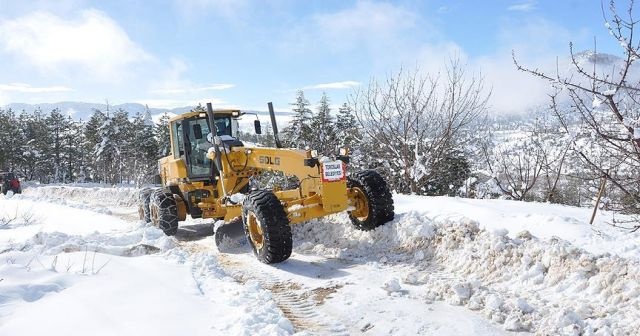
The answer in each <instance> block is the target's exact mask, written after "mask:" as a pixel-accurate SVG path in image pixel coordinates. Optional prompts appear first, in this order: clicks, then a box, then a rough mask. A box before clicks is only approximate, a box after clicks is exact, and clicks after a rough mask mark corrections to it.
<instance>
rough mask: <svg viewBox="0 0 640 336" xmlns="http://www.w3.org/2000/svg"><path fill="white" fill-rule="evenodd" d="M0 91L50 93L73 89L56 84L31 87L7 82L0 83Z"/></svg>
mask: <svg viewBox="0 0 640 336" xmlns="http://www.w3.org/2000/svg"><path fill="white" fill-rule="evenodd" d="M0 91H6V92H20V93H50V92H67V91H73V90H72V89H71V88H68V87H66V86H61V85H56V86H49V87H33V86H31V85H29V84H25V83H9V84H0Z"/></svg>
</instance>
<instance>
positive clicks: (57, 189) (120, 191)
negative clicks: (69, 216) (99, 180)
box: [23, 184, 139, 208]
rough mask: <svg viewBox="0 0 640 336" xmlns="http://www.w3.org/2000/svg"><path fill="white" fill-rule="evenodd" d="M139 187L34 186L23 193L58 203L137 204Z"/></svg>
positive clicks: (129, 205) (105, 205) (107, 205)
mask: <svg viewBox="0 0 640 336" xmlns="http://www.w3.org/2000/svg"><path fill="white" fill-rule="evenodd" d="M138 192H139V189H136V188H132V187H110V188H104V187H97V186H93V187H92V186H91V185H90V184H89V185H68V186H67V185H64V186H34V187H29V188H25V189H24V191H23V194H24V195H25V196H28V197H29V198H34V199H38V200H47V201H55V202H59V203H63V204H66V203H75V204H78V203H79V204H86V205H87V206H89V205H91V206H92V208H94V207H93V206H95V205H101V206H103V207H110V206H119V207H122V206H127V207H131V206H137V205H138Z"/></svg>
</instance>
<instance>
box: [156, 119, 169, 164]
mask: <svg viewBox="0 0 640 336" xmlns="http://www.w3.org/2000/svg"><path fill="white" fill-rule="evenodd" d="M169 119H171V117H169V115H168V114H167V113H166V112H165V113H164V114H163V115H162V117H160V120H159V121H158V123H157V124H156V125H155V128H154V133H155V135H156V141H157V142H158V155H159V156H160V157H163V156H167V155H169V153H171V150H170V148H169V146H170V145H171V143H170V142H171V140H170V139H169Z"/></svg>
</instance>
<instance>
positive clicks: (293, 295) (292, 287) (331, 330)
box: [218, 254, 349, 335]
mask: <svg viewBox="0 0 640 336" xmlns="http://www.w3.org/2000/svg"><path fill="white" fill-rule="evenodd" d="M218 258H219V260H220V262H221V266H222V267H223V268H224V269H225V270H226V271H227V272H228V273H229V275H230V276H231V277H232V278H234V279H236V281H238V282H241V283H245V282H247V281H248V280H255V281H258V283H259V284H260V286H261V287H262V288H264V289H266V290H268V291H270V292H271V293H272V294H273V299H274V300H275V302H276V304H277V305H278V307H279V308H280V309H281V310H282V312H283V313H284V315H285V316H286V317H287V318H288V319H289V320H290V321H291V323H292V324H293V326H294V328H295V329H296V332H300V331H304V332H306V333H307V334H310V335H349V332H348V329H347V328H346V327H345V326H344V325H342V324H341V323H339V322H333V323H332V322H329V321H330V320H331V317H329V316H327V315H325V314H322V313H321V312H320V311H319V309H318V306H320V305H321V304H322V303H323V302H324V299H325V298H326V296H327V295H329V294H331V293H333V292H334V291H335V288H317V289H310V288H307V287H305V286H303V285H301V284H298V283H295V282H290V281H283V279H279V278H278V277H277V276H275V275H273V274H269V273H265V272H264V270H263V269H260V268H259V267H256V266H253V265H249V264H247V263H245V262H244V261H243V260H241V258H238V257H235V256H234V255H231V254H219V255H218Z"/></svg>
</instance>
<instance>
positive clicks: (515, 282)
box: [294, 212, 640, 335]
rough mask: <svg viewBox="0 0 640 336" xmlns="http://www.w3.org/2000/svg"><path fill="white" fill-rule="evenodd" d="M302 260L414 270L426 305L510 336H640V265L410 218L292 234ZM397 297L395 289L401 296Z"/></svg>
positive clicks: (459, 221)
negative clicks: (435, 303) (365, 228)
mask: <svg viewBox="0 0 640 336" xmlns="http://www.w3.org/2000/svg"><path fill="white" fill-rule="evenodd" d="M294 244H295V246H294V251H296V252H298V253H302V254H306V253H313V254H321V255H325V256H327V257H333V258H350V259H354V260H362V261H363V262H378V263H382V264H396V265H398V264H406V265H411V266H412V267H406V269H407V271H406V272H405V274H402V275H401V278H402V280H403V283H404V284H406V285H413V286H418V287H419V288H420V289H421V290H422V293H423V297H424V300H425V301H427V302H430V301H432V300H445V301H448V302H449V303H451V304H454V305H463V306H466V307H468V308H469V309H472V310H477V311H480V312H481V313H482V314H483V315H485V316H486V317H487V318H488V319H490V320H492V321H495V322H497V323H501V324H503V326H504V328H505V329H506V330H509V331H531V332H536V333H538V334H543V335H552V334H565V335H573V334H582V335H609V334H613V335H618V334H620V335H622V334H633V333H635V332H636V331H637V330H640V320H638V311H639V307H640V298H639V295H640V282H639V281H640V264H639V263H638V262H637V261H633V260H629V259H624V258H620V257H618V256H612V255H609V254H602V255H594V254H591V253H589V252H587V251H584V250H582V249H579V248H577V247H574V246H573V245H571V244H570V243H568V242H566V241H562V240H560V239H551V240H549V241H543V240H539V239H538V238H535V237H533V236H532V235H531V234H530V233H528V232H526V231H524V232H521V233H520V234H518V235H516V237H514V238H511V237H509V236H508V235H507V230H494V231H493V232H489V231H487V230H482V229H480V228H479V224H478V222H475V221H473V220H470V219H466V218H455V219H451V218H444V217H441V218H436V219H434V218H432V217H429V216H427V215H425V214H423V213H418V212H408V213H404V214H399V215H397V216H396V220H394V221H393V222H392V223H388V224H387V225H385V226H382V227H380V228H378V229H376V230H375V231H373V232H360V231H356V230H354V229H352V227H351V225H350V223H349V222H348V218H347V217H346V216H344V215H339V216H335V218H334V219H333V220H329V221H314V222H311V223H306V224H302V225H299V226H294ZM394 288H395V286H394Z"/></svg>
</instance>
